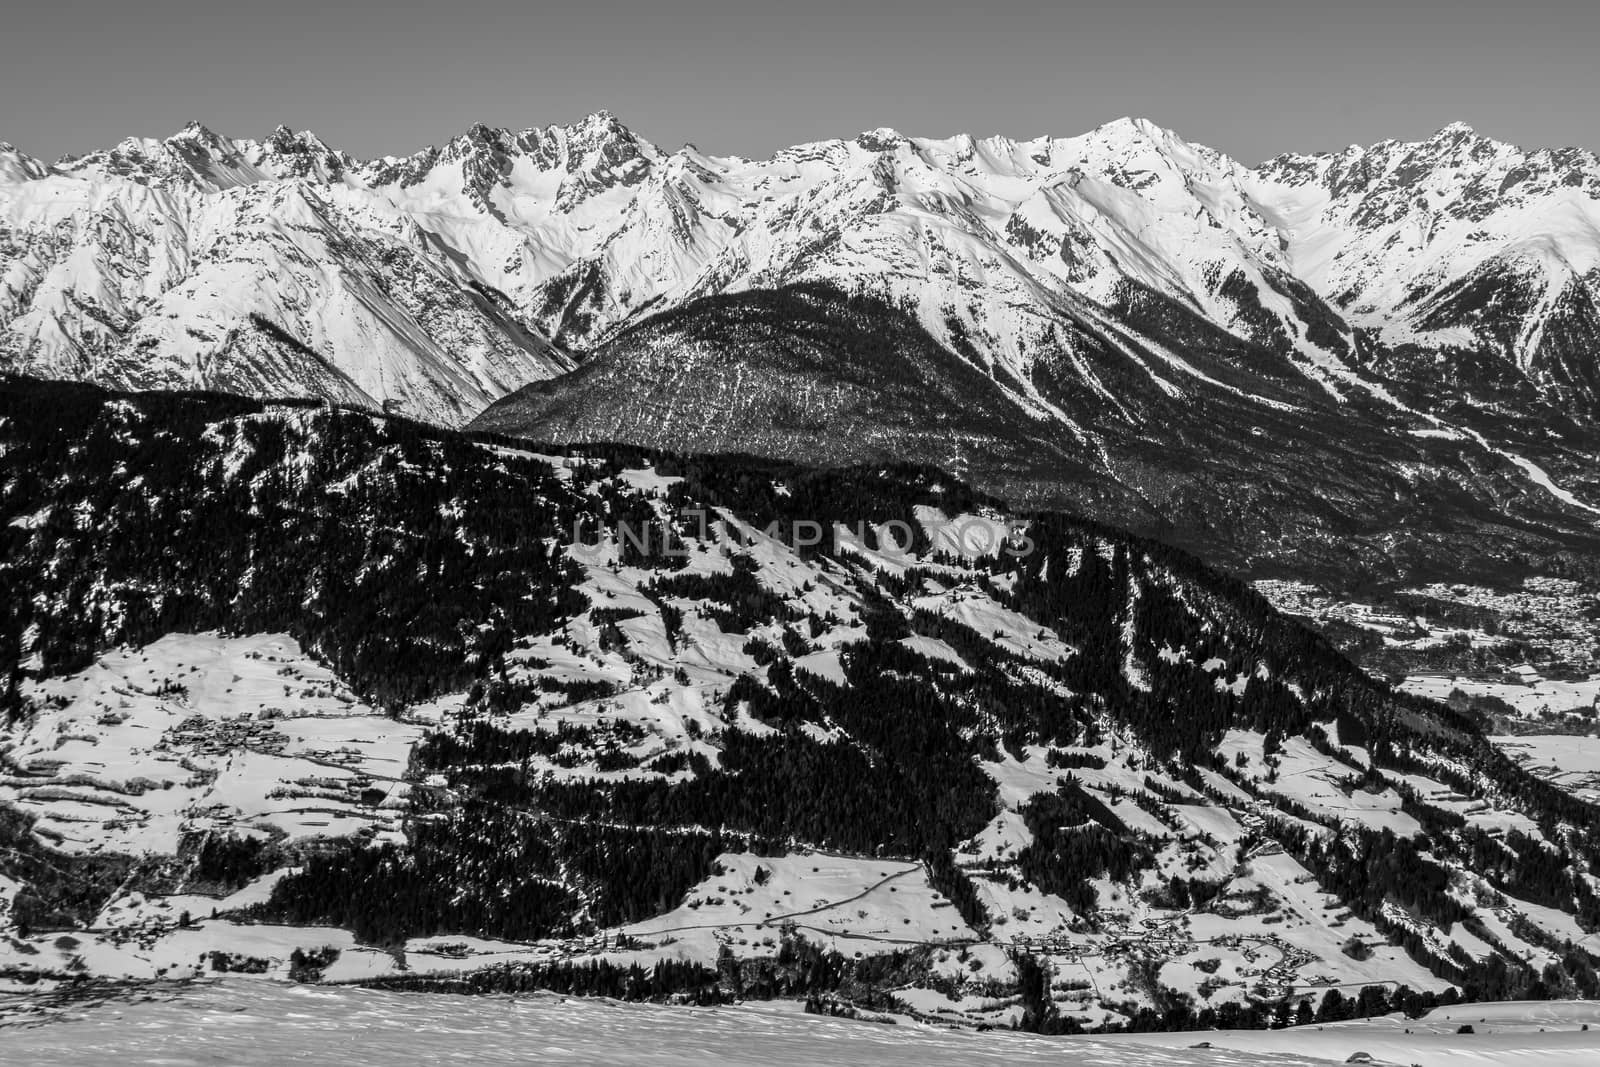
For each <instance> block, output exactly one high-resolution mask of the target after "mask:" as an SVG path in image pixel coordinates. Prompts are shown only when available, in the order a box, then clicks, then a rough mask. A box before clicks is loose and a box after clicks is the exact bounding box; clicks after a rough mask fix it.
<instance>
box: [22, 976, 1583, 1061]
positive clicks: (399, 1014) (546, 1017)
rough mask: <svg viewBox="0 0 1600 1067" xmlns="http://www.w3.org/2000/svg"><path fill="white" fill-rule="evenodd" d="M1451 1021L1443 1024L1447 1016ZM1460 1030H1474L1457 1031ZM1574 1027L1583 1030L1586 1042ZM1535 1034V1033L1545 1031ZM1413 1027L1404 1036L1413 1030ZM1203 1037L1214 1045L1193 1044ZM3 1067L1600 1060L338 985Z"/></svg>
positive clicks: (1424, 1044)
mask: <svg viewBox="0 0 1600 1067" xmlns="http://www.w3.org/2000/svg"><path fill="white" fill-rule="evenodd" d="M1447 1014H1448V1015H1449V1016H1450V1018H1448V1019H1446V1018H1445V1017H1444V1016H1445V1015H1447ZM1463 1022H1470V1023H1472V1024H1473V1026H1474V1029H1475V1031H1476V1032H1475V1033H1473V1034H1457V1033H1456V1032H1455V1031H1456V1029H1457V1028H1458V1027H1459V1026H1460V1025H1461V1023H1463ZM1585 1023H1587V1024H1589V1025H1591V1026H1596V1029H1594V1030H1588V1031H1585V1030H1582V1029H1580V1028H1581V1027H1582V1026H1583V1025H1584V1024H1585ZM1541 1028H1543V1029H1541ZM1408 1030H1409V1032H1407V1031H1408ZM1202 1041H1209V1042H1210V1044H1211V1045H1212V1046H1214V1047H1212V1048H1193V1047H1191V1046H1194V1045H1196V1044H1198V1043H1200V1042H1202ZM0 1051H3V1053H4V1061H5V1062H6V1063H8V1064H35V1063H39V1064H43V1063H48V1064H51V1065H52V1067H70V1065H73V1064H94V1065H96V1067H98V1065H100V1064H103V1063H106V1062H111V1061H112V1060H113V1059H114V1060H115V1062H117V1063H118V1064H120V1065H122V1067H136V1065H139V1064H156V1063H159V1064H165V1065H186V1064H221V1063H226V1064H278V1063H286V1062H292V1061H295V1060H298V1059H300V1058H303V1057H316V1058H318V1059H321V1058H323V1057H336V1058H338V1059H339V1060H342V1061H345V1062H351V1063H408V1064H430V1063H474V1064H496V1063H518V1064H527V1063H639V1064H694V1065H697V1067H704V1065H707V1064H719V1063H730V1064H731V1063H750V1062H753V1061H757V1060H759V1061H761V1062H764V1063H766V1064H768V1065H770V1067H783V1065H787V1064H807V1063H851V1064H890V1065H894V1064H908V1065H909V1064H915V1065H918V1067H940V1065H943V1064H951V1065H958V1064H959V1065H967V1064H985V1063H994V1064H1008V1063H1029V1062H1056V1063H1060V1062H1071V1063H1074V1064H1107V1065H1116V1067H1187V1065H1205V1064H1217V1065H1227V1064H1284V1065H1288V1064H1315V1063H1326V1062H1329V1061H1335V1062H1342V1061H1344V1060H1345V1059H1347V1058H1348V1057H1349V1056H1351V1055H1352V1054H1353V1053H1356V1052H1370V1053H1372V1054H1373V1055H1374V1056H1375V1057H1376V1058H1377V1060H1378V1061H1379V1062H1391V1063H1403V1064H1410V1063H1415V1064H1422V1065H1424V1067H1432V1065H1434V1064H1441V1065H1442V1064H1460V1063H1478V1064H1516V1063H1541V1064H1547V1063H1554V1064H1566V1063H1570V1064H1574V1065H1576V1064H1583V1063H1594V1062H1597V1061H1600V1005H1595V1004H1586V1003H1563V1002H1555V1003H1529V1004H1497V1005H1469V1006H1464V1007H1457V1008H1445V1009H1441V1010H1440V1012H1437V1013H1435V1016H1432V1017H1429V1018H1427V1019H1423V1020H1411V1021H1408V1020H1402V1019H1398V1018H1396V1019H1376V1020H1371V1021H1368V1022H1362V1023H1353V1024H1342V1025H1338V1026H1329V1027H1326V1028H1306V1029H1296V1030H1281V1031H1275V1032H1265V1031H1262V1032H1237V1031H1236V1032H1226V1033H1208V1034H1198V1033H1186V1034H1149V1035H1131V1036H1127V1037H1119V1038H1077V1037H1064V1038H1041V1037H1032V1036H1027V1035H1020V1034H1011V1033H1005V1032H998V1031H996V1032H989V1033H978V1032H974V1031H965V1030H940V1029H932V1028H927V1027H921V1026H917V1025H909V1024H905V1023H902V1024H900V1025H884V1024H877V1023H864V1022H850V1021H846V1020H840V1019H831V1018H824V1017H819V1016H812V1015H805V1014H802V1013H801V1012H800V1010H799V1008H798V1006H797V1005H794V1004H789V1003H773V1004H762V1005H754V1006H743V1007H735V1008H685V1007H664V1006H659V1005H650V1004H619V1003H616V1002H614V1001H605V1000H575V999H570V998H563V997H558V996H551V995H538V996H528V997H515V998H513V997H504V996H495V997H457V996H447V995H437V994H421V993H387V992H378V991H373V990H365V989H356V988H351V987H339V986H294V985H279V984H274V983H260V982H256V983H245V982H240V981H236V980H235V981H218V982H208V983H196V984H190V985H185V986H149V987H142V988H139V989H136V990H134V991H132V992H124V993H121V994H118V995H115V996H106V997H97V998H90V999H82V1000H77V1001H64V1000H62V999H60V998H59V997H40V996H34V995H24V996H20V997H11V998H0Z"/></svg>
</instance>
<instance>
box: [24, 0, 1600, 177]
mask: <svg viewBox="0 0 1600 1067" xmlns="http://www.w3.org/2000/svg"><path fill="white" fill-rule="evenodd" d="M3 25H4V30H3V31H0V140H8V141H12V142H14V143H15V144H16V145H17V146H18V147H19V148H21V149H23V150H24V151H27V152H29V153H31V154H33V155H36V156H40V157H43V158H46V159H54V158H56V157H57V156H60V155H62V154H65V153H68V152H81V151H87V150H89V149H91V148H101V147H108V146H110V145H111V144H113V143H115V142H116V141H118V140H120V139H121V138H122V137H124V136H128V135H133V134H138V135H145V136H166V135H168V134H170V133H172V132H174V131H176V130H177V129H178V128H180V127H181V126H182V125H183V124H184V123H185V122H186V121H188V120H190V119H196V120H198V121H200V122H203V123H205V124H206V125H207V126H210V127H212V128H213V129H215V130H217V131H218V132H221V133H225V134H227V135H229V136H233V137H260V136H264V135H265V134H266V133H267V132H269V131H270V130H271V129H272V128H273V127H274V126H276V125H277V124H278V123H280V122H281V123H287V124H288V125H290V126H292V127H294V128H295V129H305V128H309V129H314V130H316V131H317V132H318V133H319V134H321V135H322V136H323V137H324V138H325V139H326V140H327V141H328V142H329V143H331V144H333V145H335V146H336V147H341V148H345V149H347V150H349V151H351V152H354V153H355V154H357V155H378V154H383V153H393V154H403V153H406V152H410V151H412V150H414V149H416V148H419V147H421V146H422V145H425V144H429V143H440V142H442V141H444V140H446V139H447V138H449V137H450V136H451V135H453V134H455V133H458V132H460V131H461V130H463V129H464V128H465V127H466V126H468V125H469V124H471V123H473V122H477V121H482V122H487V123H489V124H491V125H496V126H511V127H516V128H521V127H524V126H531V125H543V124H545V123H549V122H567V121H573V120H576V119H577V118H580V117H581V116H583V115H585V114H587V113H589V112H591V111H594V110H597V109H599V108H602V107H603V108H609V109H610V110H612V111H613V112H615V113H616V114H617V116H618V118H620V119H621V120H622V121H623V122H624V123H626V124H627V125H629V126H630V127H632V128H633V129H634V130H636V131H637V132H638V133H640V134H641V135H643V136H645V137H647V138H649V139H650V140H652V141H655V142H656V143H657V144H660V145H662V146H663V147H665V148H668V149H671V148H676V147H677V146H679V145H681V144H682V143H684V142H685V141H692V142H694V143H695V144H697V145H698V146H699V147H700V148H701V149H703V150H705V151H708V152H715V153H738V154H741V155H765V154H768V153H770V152H771V151H772V150H773V149H775V148H778V147H781V146H783V145H787V144H792V143H795V142H799V141H806V140H815V139H820V138H824V137H839V136H850V135H852V134H854V133H856V132H858V131H860V130H863V129H868V128H872V127H876V126H893V127H896V128H897V129H900V130H902V131H903V132H906V133H910V134H918V135H926V136H944V135H948V134H952V133H956V132H970V133H975V134H988V133H1005V134H1010V135H1013V136H1018V137H1025V136H1034V135H1037V134H1041V133H1050V134H1074V133H1080V132H1082V131H1084V130H1086V129H1089V128H1091V127H1093V126H1096V125H1098V124H1100V123H1101V122H1105V121H1107V120H1110V119H1113V118H1116V117H1118V116H1121V115H1125V114H1127V115H1139V116H1144V117H1147V118H1150V119H1153V120H1154V121H1156V122H1157V123H1159V124H1161V125H1163V126H1167V127H1170V128H1172V129H1175V130H1177V131H1178V132H1179V133H1181V134H1182V135H1183V136H1185V137H1187V138H1188V139H1190V140H1193V141H1199V142H1202V143H1205V144H1210V145H1213V146H1214V147H1217V148H1220V149H1222V150H1224V151H1226V152H1228V153H1230V154H1232V155H1234V156H1236V157H1238V158H1240V159H1242V160H1244V161H1245V162H1247V163H1253V162H1256V161H1258V160H1260V159H1263V158H1266V157H1268V156H1272V155H1276V154H1278V153H1280V152H1284V151H1291V150H1299V151H1312V150H1319V149H1330V148H1338V147H1342V146H1343V145H1345V144H1349V143H1351V142H1361V143H1368V142H1371V141H1377V140H1381V139H1383V138H1385V137H1391V136H1392V137H1399V138H1403V139H1404V138H1418V137H1423V136H1426V135H1427V134H1428V133H1430V132H1432V131H1433V130H1435V129H1437V128H1438V127H1440V126H1442V125H1444V124H1445V123H1446V122H1450V121H1455V120H1461V121H1465V122H1468V123H1470V124H1471V125H1473V126H1474V127H1476V128H1477V129H1478V130H1479V131H1480V132H1482V133H1485V134H1488V135H1491V136H1495V137H1499V138H1502V139H1504V140H1509V141H1514V142H1517V143H1519V144H1522V145H1525V146H1528V147H1534V146H1545V145H1567V144H1580V145H1586V146H1589V147H1600V119H1597V117H1596V116H1597V114H1600V107H1597V105H1600V92H1597V90H1600V75H1597V74H1596V70H1597V68H1600V63H1597V55H1600V3H1595V2H1592V0H1591V2H1587V3H1585V2H1580V0H1518V2H1515V3H1507V2H1503V0H1502V2H1499V3H1488V2H1480V0H1459V2H1454V3H1452V2H1449V0H1429V2H1416V0H1393V2H1390V3H1370V2H1367V0H1346V2H1343V3H1340V2H1338V0H1322V2H1319V3H1315V4H1302V3H1299V2H1297V0H1281V2H1277V3H1273V2H1269V0H1222V2H1210V3H1207V2H1201V0H1194V2H1190V3H1181V2H1176V0H1161V2H1155V0H1107V2H1105V3H1101V4H1076V3H1048V2H1045V0H1035V2H1033V3H1013V2H1011V0H965V2H960V0H955V2H953V0H929V2H924V3H911V2H898V0H884V2H874V0H788V2H785V3H767V2H765V0H742V2H740V0H690V2H679V0H657V2H654V3H651V2H648V0H572V2H570V3H566V4H559V5H558V4H546V3H539V2H523V3H515V2H511V0H429V2H420V3H419V2H416V0H392V2H389V3H374V2H349V0H346V2H341V0H323V2H320V3H311V2H306V0H264V2H240V0H205V2H198V0H139V2H129V0H121V2H107V0H97V2H82V0H38V2H31V3H27V4H26V6H20V5H19V8H18V9H13V10H12V11H11V12H9V13H8V14H7V15H6V16H5V19H4V23H3Z"/></svg>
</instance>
